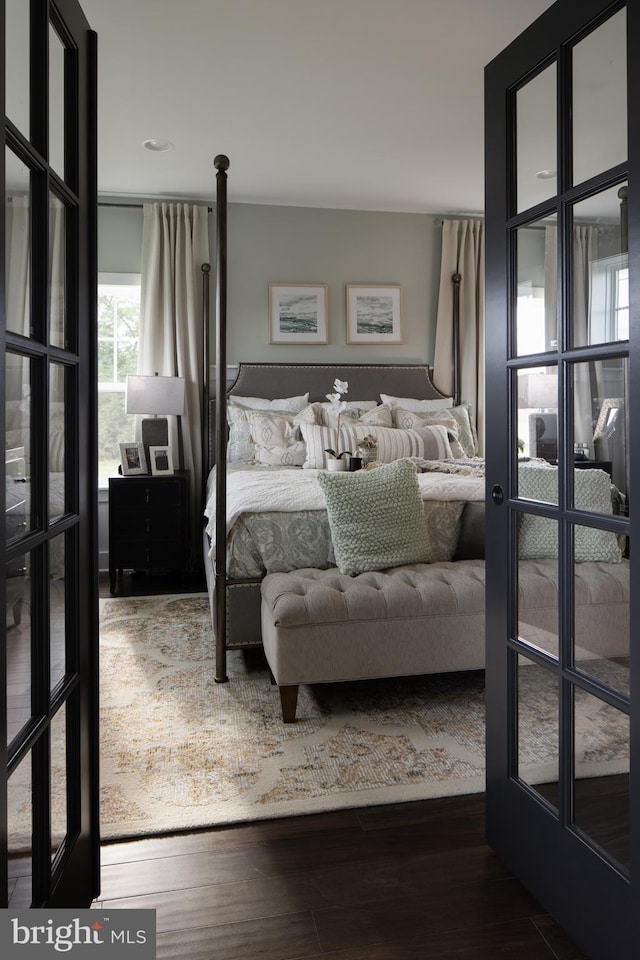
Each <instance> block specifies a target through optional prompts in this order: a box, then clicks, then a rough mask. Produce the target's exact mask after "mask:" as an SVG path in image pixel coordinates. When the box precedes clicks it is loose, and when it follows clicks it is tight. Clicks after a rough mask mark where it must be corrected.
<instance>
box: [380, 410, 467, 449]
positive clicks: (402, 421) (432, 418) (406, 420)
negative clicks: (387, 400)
mask: <svg viewBox="0 0 640 960" xmlns="http://www.w3.org/2000/svg"><path fill="white" fill-rule="evenodd" d="M393 420H394V423H395V425H396V427H400V428H401V429H402V430H415V429H417V428H420V427H433V426H436V425H438V424H439V425H440V426H442V427H446V429H447V433H448V434H449V443H450V445H451V451H452V453H453V456H454V457H455V458H456V459H459V458H460V457H464V456H466V453H465V451H464V447H463V446H462V444H461V443H460V441H459V439H458V421H457V420H456V418H455V417H454V416H453V415H452V412H451V410H444V409H443V410H436V411H435V413H414V412H413V411H411V410H403V409H402V408H401V407H394V409H393Z"/></svg>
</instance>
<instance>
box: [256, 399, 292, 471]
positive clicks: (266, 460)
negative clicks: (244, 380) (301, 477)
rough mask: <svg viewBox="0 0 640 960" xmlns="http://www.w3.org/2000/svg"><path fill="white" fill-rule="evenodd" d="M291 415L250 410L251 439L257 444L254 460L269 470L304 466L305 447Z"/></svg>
mask: <svg viewBox="0 0 640 960" xmlns="http://www.w3.org/2000/svg"><path fill="white" fill-rule="evenodd" d="M293 420H294V414H292V413H269V412H267V411H264V410H248V411H247V422H248V424H249V440H250V441H253V443H254V444H255V454H254V456H255V459H256V460H257V461H258V463H263V464H266V465H267V466H270V467H280V466H282V467H294V466H297V467H301V466H302V464H303V463H304V458H305V450H306V448H305V445H304V442H303V441H302V440H301V439H300V431H299V428H298V427H297V426H296V425H295V424H294V422H293Z"/></svg>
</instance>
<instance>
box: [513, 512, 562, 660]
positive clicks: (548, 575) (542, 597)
mask: <svg viewBox="0 0 640 960" xmlns="http://www.w3.org/2000/svg"><path fill="white" fill-rule="evenodd" d="M557 526H558V525H557V521H556V520H549V519H547V518H543V517H535V516H533V514H526V513H525V514H522V515H521V516H520V528H519V531H518V538H517V543H518V569H517V580H518V600H517V622H516V629H517V637H518V639H519V640H520V641H521V642H522V643H526V644H528V645H530V646H533V647H537V648H538V649H540V650H544V652H545V653H548V654H549V655H550V656H552V657H554V658H555V659H556V660H557V659H558V656H559V654H558V650H559V646H558V635H559V634H558V630H559V625H558V530H557Z"/></svg>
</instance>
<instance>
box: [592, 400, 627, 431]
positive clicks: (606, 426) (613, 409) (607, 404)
mask: <svg viewBox="0 0 640 960" xmlns="http://www.w3.org/2000/svg"><path fill="white" fill-rule="evenodd" d="M623 406H624V399H623V398H622V397H614V398H606V399H605V400H603V401H602V405H601V407H600V411H599V413H598V419H597V421H596V425H595V429H594V431H593V439H594V440H610V439H611V438H612V436H613V434H614V433H615V432H616V430H617V429H620V428H621V427H622V410H623Z"/></svg>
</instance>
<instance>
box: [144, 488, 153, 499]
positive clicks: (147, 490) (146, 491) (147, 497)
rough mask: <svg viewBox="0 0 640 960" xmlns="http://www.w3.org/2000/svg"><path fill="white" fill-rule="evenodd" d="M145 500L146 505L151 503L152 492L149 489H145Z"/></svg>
mask: <svg viewBox="0 0 640 960" xmlns="http://www.w3.org/2000/svg"><path fill="white" fill-rule="evenodd" d="M144 498H145V502H146V503H151V490H150V489H149V487H145V488H144Z"/></svg>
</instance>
